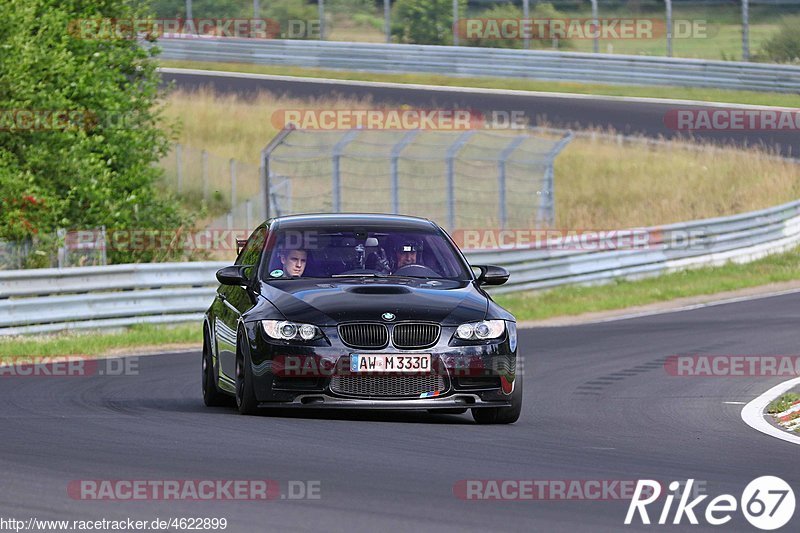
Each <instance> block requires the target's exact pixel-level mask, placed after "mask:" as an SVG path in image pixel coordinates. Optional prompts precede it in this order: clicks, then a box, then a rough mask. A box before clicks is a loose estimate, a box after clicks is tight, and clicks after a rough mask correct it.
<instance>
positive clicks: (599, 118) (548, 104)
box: [161, 69, 800, 157]
mask: <svg viewBox="0 0 800 533" xmlns="http://www.w3.org/2000/svg"><path fill="white" fill-rule="evenodd" d="M201 72H203V71H201ZM161 76H162V78H163V79H164V81H165V82H170V81H174V82H175V85H176V87H178V88H180V89H185V90H193V89H198V88H200V87H212V88H213V89H214V90H215V91H216V92H218V93H223V94H224V93H235V94H238V95H240V96H243V97H247V96H248V95H254V94H256V93H258V92H262V91H263V92H271V93H273V94H275V95H279V96H281V95H282V96H289V97H292V98H298V99H308V98H336V97H339V96H340V97H343V98H355V99H364V98H368V99H370V100H371V101H372V103H373V104H377V105H383V106H400V105H404V104H407V105H410V106H414V107H417V108H421V109H439V108H442V109H452V108H460V109H471V110H477V111H480V112H482V113H484V114H487V115H488V114H489V113H490V112H492V111H504V112H508V113H511V112H512V111H516V112H520V111H521V112H522V113H523V114H524V116H525V117H528V119H529V120H530V121H531V123H545V124H547V125H548V126H550V127H554V128H572V129H575V130H583V129H588V128H592V127H597V128H603V129H609V128H612V129H613V130H614V131H616V132H617V133H621V134H625V135H634V134H635V135H642V136H645V137H653V138H660V137H663V138H666V139H672V138H676V137H682V138H684V139H686V138H688V133H686V132H678V131H677V130H675V129H670V127H668V124H670V123H671V121H670V120H669V119H666V120H665V117H667V116H668V113H669V112H670V111H674V110H683V109H692V110H700V109H707V110H711V109H719V106H720V105H721V104H716V105H713V106H712V105H703V104H691V105H689V104H685V103H678V102H674V103H666V102H663V101H657V100H655V101H645V100H642V99H622V98H615V99H609V98H603V97H598V96H581V95H544V94H541V93H538V94H537V93H531V94H519V93H516V94H502V93H488V92H469V91H468V90H466V91H463V92H461V91H459V92H456V91H454V90H453V89H452V88H450V87H442V88H440V89H438V90H437V89H433V88H410V87H398V86H384V87H379V86H368V85H363V84H358V83H357V82H339V83H337V82H336V81H334V80H328V81H313V80H310V79H304V80H287V79H274V78H270V77H268V76H262V77H258V75H250V76H252V77H247V76H248V75H246V74H235V73H233V74H231V73H225V72H213V73H204V74H203V73H200V72H194V73H192V72H191V71H181V70H180V69H162V72H161ZM263 120H266V121H268V120H270V117H269V116H265V117H263ZM542 121H543V122H542ZM694 138H696V139H700V140H704V141H709V142H713V143H718V144H723V145H725V144H732V145H735V146H739V147H742V146H764V147H768V148H770V149H772V150H775V151H776V152H777V153H780V154H781V155H783V156H791V157H798V154H800V137H799V136H798V135H797V133H796V131H795V130H784V131H775V130H772V131H743V130H740V131H698V132H696V133H695V134H694ZM264 144H266V141H265V143H264Z"/></svg>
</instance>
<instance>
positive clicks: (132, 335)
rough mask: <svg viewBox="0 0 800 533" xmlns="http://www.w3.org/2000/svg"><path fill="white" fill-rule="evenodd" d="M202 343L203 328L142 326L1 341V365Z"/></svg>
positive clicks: (198, 325)
mask: <svg viewBox="0 0 800 533" xmlns="http://www.w3.org/2000/svg"><path fill="white" fill-rule="evenodd" d="M202 342H203V331H202V328H201V326H200V324H182V325H177V326H162V325H152V324H142V325H136V326H131V327H129V328H126V329H125V330H122V331H113V332H102V331H91V332H85V333H59V334H55V335H43V336H24V337H13V338H2V339H0V361H2V359H3V358H8V357H15V358H19V357H58V356H65V355H104V354H107V353H109V352H110V351H116V350H124V349H127V348H137V347H143V346H148V347H149V346H152V347H153V348H155V349H162V348H166V349H168V348H169V346H170V345H176V344H181V345H185V344H199V343H202Z"/></svg>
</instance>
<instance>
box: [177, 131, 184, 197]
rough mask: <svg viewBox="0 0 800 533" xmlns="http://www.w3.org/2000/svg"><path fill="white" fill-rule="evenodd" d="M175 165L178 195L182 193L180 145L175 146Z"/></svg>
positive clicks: (181, 153)
mask: <svg viewBox="0 0 800 533" xmlns="http://www.w3.org/2000/svg"><path fill="white" fill-rule="evenodd" d="M175 165H176V167H177V169H176V170H177V172H178V183H177V186H176V188H177V189H178V194H180V193H181V191H183V147H182V146H181V144H180V143H178V144H176V145H175Z"/></svg>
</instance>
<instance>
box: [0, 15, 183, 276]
mask: <svg viewBox="0 0 800 533" xmlns="http://www.w3.org/2000/svg"><path fill="white" fill-rule="evenodd" d="M148 15H149V13H147V12H144V11H142V10H141V9H140V8H138V7H132V6H131V5H130V4H129V3H128V2H126V1H125V0H5V2H2V3H0V50H1V51H0V110H2V112H3V113H4V115H3V117H2V119H3V120H4V123H3V124H0V199H1V200H2V201H0V239H7V240H12V239H14V240H18V239H26V238H33V237H34V236H36V235H39V236H42V235H45V234H53V233H55V230H56V228H58V227H63V228H67V229H89V228H96V227H100V226H106V227H107V228H109V229H111V228H113V229H133V228H136V229H168V228H175V227H179V226H181V225H184V224H186V222H187V220H188V218H187V216H186V215H185V214H184V213H182V212H181V211H180V210H179V208H178V207H177V203H176V201H175V200H174V199H173V198H170V197H166V196H164V195H163V194H160V193H158V192H157V191H156V188H155V186H154V183H155V181H156V180H157V179H158V178H159V177H160V176H161V172H162V171H161V170H160V169H158V167H156V165H155V163H156V162H157V161H158V160H159V159H160V158H161V157H162V156H163V155H164V154H165V153H166V150H167V148H168V145H169V140H170V135H171V134H172V133H173V131H172V130H171V128H170V127H169V126H168V125H165V124H164V123H163V122H164V121H163V119H162V117H161V113H162V107H161V105H162V104H161V101H160V94H159V87H158V86H159V77H158V74H157V72H156V70H155V68H156V65H155V63H154V62H153V61H152V60H151V58H152V56H153V55H154V54H155V53H156V51H157V49H155V48H154V49H152V50H151V51H147V50H145V49H144V48H142V47H140V46H139V45H138V44H137V42H136V41H135V40H133V39H122V38H111V37H109V36H106V37H105V38H87V35H89V36H91V35H94V36H95V37H99V36H100V34H98V33H91V32H89V33H81V32H80V31H78V30H77V29H76V28H78V27H79V25H76V23H78V21H87V20H90V19H91V20H98V19H100V18H109V19H111V18H113V19H128V20H129V19H135V18H144V17H147V16H148ZM91 20H90V22H91ZM31 113H33V114H34V115H37V116H39V117H40V119H41V120H40V121H39V122H36V123H35V124H34V126H33V127H31V125H30V123H28V122H25V121H23V120H21V117H23V116H28V115H30V114H31ZM57 118H58V120H57ZM34 242H36V239H34ZM152 257H153V254H152V252H149V251H110V252H109V259H110V260H111V261H112V262H126V261H148V260H151V259H152Z"/></svg>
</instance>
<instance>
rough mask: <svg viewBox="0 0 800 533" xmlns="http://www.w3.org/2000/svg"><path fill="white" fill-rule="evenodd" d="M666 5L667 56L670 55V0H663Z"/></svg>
mask: <svg viewBox="0 0 800 533" xmlns="http://www.w3.org/2000/svg"><path fill="white" fill-rule="evenodd" d="M665 3H666V5H667V57H672V0H665Z"/></svg>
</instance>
